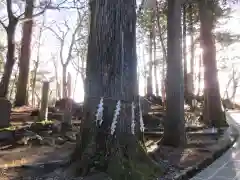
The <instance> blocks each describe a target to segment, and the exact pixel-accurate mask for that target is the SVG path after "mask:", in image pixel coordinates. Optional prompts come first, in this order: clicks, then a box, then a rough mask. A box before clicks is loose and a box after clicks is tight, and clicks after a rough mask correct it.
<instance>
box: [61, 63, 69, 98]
mask: <svg viewBox="0 0 240 180" xmlns="http://www.w3.org/2000/svg"><path fill="white" fill-rule="evenodd" d="M62 93H63V94H62V98H67V97H68V93H67V66H66V65H65V64H63V65H62Z"/></svg>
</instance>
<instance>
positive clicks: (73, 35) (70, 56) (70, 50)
mask: <svg viewBox="0 0 240 180" xmlns="http://www.w3.org/2000/svg"><path fill="white" fill-rule="evenodd" d="M86 13H87V11H85V12H84V14H83V15H82V17H81V19H80V21H79V23H78V25H77V27H76V28H75V30H74V32H73V34H72V40H71V44H70V47H69V51H68V56H67V61H66V62H65V65H68V64H69V62H70V60H71V58H72V50H73V46H74V43H75V42H76V37H75V36H76V34H77V32H78V30H79V28H80V27H81V25H82V22H83V20H84V18H85V15H86Z"/></svg>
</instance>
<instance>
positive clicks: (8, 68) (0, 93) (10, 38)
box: [0, 18, 17, 97]
mask: <svg viewBox="0 0 240 180" xmlns="http://www.w3.org/2000/svg"><path fill="white" fill-rule="evenodd" d="M16 26H17V20H16V19H14V18H13V19H10V20H9V25H8V27H7V43H8V46H7V48H8V51H7V61H6V63H5V66H4V73H3V76H2V79H1V83H0V97H6V96H7V93H8V87H9V82H10V78H11V74H12V69H13V66H14V63H15V57H14V56H15V38H14V36H15V30H16Z"/></svg>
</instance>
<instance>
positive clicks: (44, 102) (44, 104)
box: [39, 81, 49, 121]
mask: <svg viewBox="0 0 240 180" xmlns="http://www.w3.org/2000/svg"><path fill="white" fill-rule="evenodd" d="M48 95H49V82H48V81H44V82H43V86H42V99H41V109H40V116H39V120H40V121H42V120H47V117H48Z"/></svg>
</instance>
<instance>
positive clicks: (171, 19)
mask: <svg viewBox="0 0 240 180" xmlns="http://www.w3.org/2000/svg"><path fill="white" fill-rule="evenodd" d="M167 15H168V18H167V27H168V48H167V54H168V56H167V83H166V84H167V85H166V93H167V106H166V108H167V111H166V120H165V121H164V136H163V143H164V144H165V145H170V146H181V145H184V144H185V141H186V136H185V121H184V86H183V83H184V79H183V72H182V58H181V1H179V0H169V1H168V13H167ZM173 132H174V133H173Z"/></svg>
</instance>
